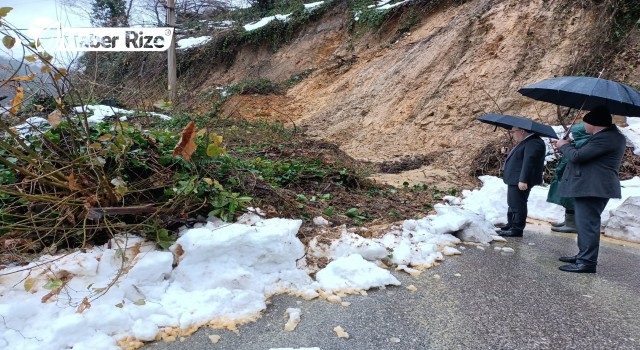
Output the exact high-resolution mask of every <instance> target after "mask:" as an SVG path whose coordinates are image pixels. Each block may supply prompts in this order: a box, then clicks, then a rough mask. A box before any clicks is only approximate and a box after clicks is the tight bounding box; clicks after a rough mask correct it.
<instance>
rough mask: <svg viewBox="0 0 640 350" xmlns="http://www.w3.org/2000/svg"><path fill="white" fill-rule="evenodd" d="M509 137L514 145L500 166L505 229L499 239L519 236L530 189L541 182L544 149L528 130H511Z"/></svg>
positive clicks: (541, 142) (540, 142) (520, 235)
mask: <svg viewBox="0 0 640 350" xmlns="http://www.w3.org/2000/svg"><path fill="white" fill-rule="evenodd" d="M509 134H510V135H511V137H512V138H513V140H514V141H515V143H516V145H515V147H513V149H512V150H511V151H510V152H509V155H508V156H507V159H506V160H505V163H504V167H503V171H504V174H503V178H502V179H503V181H504V183H505V184H507V205H508V206H509V209H508V211H507V226H506V227H504V228H503V230H501V231H500V233H499V234H500V235H501V236H505V237H522V232H523V230H524V227H525V225H526V220H527V201H528V199H529V193H530V192H531V188H532V187H533V186H535V185H539V184H541V183H542V172H543V167H544V156H545V153H546V146H545V145H544V141H542V139H541V138H540V136H538V135H536V134H535V133H532V132H530V131H528V130H525V129H522V128H519V127H516V126H514V127H512V128H511V130H509Z"/></svg>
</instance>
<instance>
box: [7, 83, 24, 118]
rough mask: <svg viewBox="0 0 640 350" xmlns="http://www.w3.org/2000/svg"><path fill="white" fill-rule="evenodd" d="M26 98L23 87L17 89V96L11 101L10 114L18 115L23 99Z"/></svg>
mask: <svg viewBox="0 0 640 350" xmlns="http://www.w3.org/2000/svg"><path fill="white" fill-rule="evenodd" d="M23 98H24V90H23V89H22V86H18V87H17V88H16V96H15V97H14V98H13V101H11V109H9V113H11V114H13V115H16V113H18V110H20V105H21V104H22V99H23Z"/></svg>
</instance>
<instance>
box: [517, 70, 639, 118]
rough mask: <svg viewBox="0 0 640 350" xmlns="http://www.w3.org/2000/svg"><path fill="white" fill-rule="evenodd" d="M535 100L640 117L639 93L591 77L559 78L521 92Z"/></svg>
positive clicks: (624, 86)
mask: <svg viewBox="0 0 640 350" xmlns="http://www.w3.org/2000/svg"><path fill="white" fill-rule="evenodd" d="M518 92H519V93H521V94H523V95H524V96H527V97H530V98H532V99H534V100H538V101H544V102H550V103H553V104H556V105H560V106H564V107H570V108H576V109H582V110H587V111H590V110H592V109H594V108H595V107H597V106H601V105H604V106H607V107H608V108H609V111H610V112H611V113H612V114H617V115H622V116H629V117H631V116H637V117H640V92H638V91H637V90H635V89H634V88H632V87H630V86H628V85H625V84H622V83H618V82H615V81H611V80H607V79H601V78H591V77H558V78H551V79H546V80H543V81H541V82H538V83H535V84H533V85H529V86H526V87H523V88H522V89H520V90H518Z"/></svg>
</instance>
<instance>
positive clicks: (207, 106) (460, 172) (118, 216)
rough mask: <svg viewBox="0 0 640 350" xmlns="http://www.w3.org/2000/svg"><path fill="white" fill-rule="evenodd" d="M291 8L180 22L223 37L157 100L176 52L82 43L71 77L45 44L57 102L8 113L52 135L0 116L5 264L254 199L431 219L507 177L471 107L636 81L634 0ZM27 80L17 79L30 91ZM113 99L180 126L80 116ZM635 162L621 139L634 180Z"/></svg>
mask: <svg viewBox="0 0 640 350" xmlns="http://www.w3.org/2000/svg"><path fill="white" fill-rule="evenodd" d="M278 4H280V5H282V6H281V7H279V8H276V9H273V10H272V12H269V13H262V15H273V14H275V13H273V11H283V12H280V13H291V16H290V17H289V20H288V21H287V22H282V21H273V22H271V24H269V25H267V26H265V27H263V28H260V29H256V30H253V31H245V30H244V28H243V26H242V24H243V23H245V22H241V20H242V18H243V17H242V16H241V14H236V15H235V16H236V17H237V18H235V19H236V24H235V25H233V26H230V27H226V28H222V29H219V28H218V29H216V27H215V26H209V25H208V24H207V23H214V22H215V23H219V21H221V20H222V19H223V17H215V18H209V19H206V20H204V21H203V20H200V19H196V20H193V21H191V22H190V23H191V24H189V23H183V24H182V27H183V28H181V31H182V32H186V33H188V35H190V36H199V35H210V36H211V37H212V39H211V41H210V42H208V43H207V44H205V45H202V46H199V47H195V48H190V49H186V50H180V51H179V54H178V73H179V76H178V78H179V87H178V92H179V95H178V100H177V101H174V104H173V106H167V105H166V104H164V103H158V102H161V101H162V100H163V99H164V98H165V95H166V91H165V87H166V80H165V76H166V74H165V72H166V54H165V53H149V52H138V53H96V52H93V53H88V54H86V55H85V56H84V57H83V58H82V59H81V61H80V63H81V64H82V66H83V67H84V68H83V69H82V70H80V71H76V72H71V73H68V72H67V70H59V69H56V68H55V67H52V66H51V64H50V62H49V57H48V56H47V55H43V54H33V55H32V56H31V59H32V60H33V61H37V62H38V64H41V65H42V67H43V68H42V70H41V73H42V74H45V75H46V76H48V77H49V80H48V81H50V82H53V84H54V86H55V87H56V89H57V90H56V91H57V96H51V97H49V98H45V99H38V100H31V101H28V99H27V98H25V99H24V103H22V104H24V106H18V105H16V106H14V107H13V108H11V109H12V110H13V111H12V113H10V114H11V115H10V117H11V118H12V119H26V118H27V117H33V116H43V117H45V118H47V117H48V119H49V123H50V124H51V127H50V128H49V129H42V130H37V131H36V132H35V133H34V134H32V135H30V136H28V137H24V138H20V137H17V134H16V131H15V130H13V129H10V128H9V126H8V125H7V124H5V123H3V124H1V125H0V127H1V130H0V131H3V132H4V134H5V135H9V136H10V137H8V138H6V139H5V138H0V186H1V190H0V220H1V223H2V225H1V229H0V236H1V239H0V241H2V244H3V246H4V247H5V248H4V250H3V251H2V252H0V254H1V255H2V256H0V258H1V259H2V260H8V261H20V260H21V259H24V256H23V255H20V254H22V253H24V252H25V251H29V252H40V251H43V249H45V250H46V249H49V250H51V249H53V250H54V251H55V249H57V248H59V247H84V246H87V245H88V244H93V243H100V242H104V241H106V239H108V238H110V237H112V236H113V235H114V234H115V233H126V232H131V233H137V234H143V235H146V236H147V237H149V238H152V239H156V240H157V241H158V242H159V244H160V245H162V246H164V247H166V246H168V245H170V244H171V242H172V239H173V238H174V237H175V235H174V233H175V232H176V231H177V229H178V228H179V227H180V226H183V225H192V224H194V223H197V222H201V221H203V220H205V219H206V217H207V216H216V217H218V218H221V219H223V220H226V221H232V220H234V219H236V218H237V217H238V216H239V215H240V214H242V213H243V212H244V211H245V210H246V209H247V207H249V206H255V207H260V208H262V209H263V210H264V211H265V212H266V213H265V214H266V215H267V216H284V217H293V218H301V219H303V220H305V223H311V221H312V219H313V218H314V217H318V216H322V217H324V218H325V219H327V220H329V222H331V223H332V224H349V225H366V226H368V227H375V226H381V225H389V224H392V223H394V222H396V221H398V220H402V219H408V218H419V217H423V216H424V215H426V214H428V213H429V212H430V211H431V210H432V209H433V204H434V203H436V202H439V201H441V200H442V199H443V197H445V196H446V195H456V194H457V193H459V191H460V190H461V189H462V188H470V187H472V186H474V185H476V184H477V176H478V175H482V174H493V175H495V174H498V171H499V169H500V166H501V162H502V159H503V155H501V153H500V150H501V148H503V147H508V146H510V145H509V144H508V141H507V138H506V137H505V135H506V134H504V133H502V132H493V128H492V127H489V126H487V125H486V124H482V123H479V122H477V121H475V117H477V116H479V115H481V114H485V113H490V112H500V113H507V114H514V115H524V116H527V117H531V118H533V119H536V120H539V121H542V122H545V123H549V124H558V123H559V121H558V115H559V112H560V111H558V110H557V109H556V107H555V106H553V105H549V104H545V103H540V102H535V101H532V100H529V99H527V98H525V97H523V96H520V95H519V94H518V93H517V90H518V89H519V88H521V87H523V86H525V85H528V84H530V83H534V82H537V81H539V80H542V79H546V78H549V77H552V76H560V75H589V76H597V75H599V74H601V75H602V76H603V77H605V78H611V79H614V80H619V81H623V82H626V83H627V84H629V85H632V86H635V87H640V68H639V67H640V31H639V29H638V24H637V21H638V18H640V5H639V4H637V3H636V2H635V1H622V0H620V1H613V0H610V1H569V0H531V1H519V0H494V1H490V0H472V1H444V0H443V1H432V0H417V1H411V2H406V3H403V4H401V5H399V6H396V7H393V8H391V9H389V10H385V11H380V10H378V9H376V8H370V7H369V5H370V3H369V2H364V1H345V0H336V1H332V2H327V3H324V4H323V5H322V6H320V7H317V8H315V9H312V10H307V9H305V8H304V7H303V6H302V4H301V3H297V2H296V3H294V2H282V3H278ZM283 4H284V5H287V6H288V7H287V6H284V5H283ZM248 14H251V12H248ZM251 16H253V17H245V18H244V19H245V20H247V18H250V19H251V20H257V19H259V18H255V13H254V14H252V15H251ZM207 21H209V22H207ZM30 79H33V78H31V77H29V76H25V77H14V78H12V79H8V80H6V81H5V82H4V83H5V84H4V85H6V87H9V88H12V89H15V91H17V90H18V89H21V88H22V87H21V84H24V83H25V81H27V80H30ZM49 91H52V90H49ZM104 98H109V99H110V100H112V101H113V100H116V101H117V102H118V103H119V104H122V105H124V106H126V107H128V108H130V109H136V110H138V111H139V110H150V109H154V108H156V109H158V110H159V111H163V112H166V113H171V114H172V116H173V119H172V120H171V121H163V122H161V121H157V120H154V119H153V118H152V117H151V116H149V115H144V114H142V113H137V114H136V116H135V117H136V118H132V119H131V120H130V121H128V122H127V123H121V122H118V121H114V120H110V121H106V122H104V123H100V124H91V125H90V124H89V123H88V122H87V116H88V115H87V114H86V111H84V112H80V113H76V114H74V113H72V107H73V106H77V105H83V104H86V103H87V102H96V101H101V100H102V99H104ZM13 101H14V102H15V101H16V99H15V98H14V100H13ZM154 106H155V107H154ZM166 107H171V109H170V110H166ZM52 116H53V118H52ZM78 119H79V121H80V123H78ZM52 120H55V123H52ZM617 122H618V123H624V119H618V120H617ZM638 167H640V161H638V160H637V157H635V156H633V154H632V153H631V152H628V157H627V159H626V161H625V165H624V167H623V171H622V175H623V176H624V177H625V178H628V177H631V176H634V175H637V172H638V171H637V169H638ZM550 168H551V169H552V164H551V165H550ZM548 175H549V173H547V176H548ZM372 180H373V181H372ZM381 182H382V183H389V184H393V185H395V187H390V186H386V185H384V184H381ZM315 234H317V232H316V231H314V230H313V226H312V225H304V226H303V228H302V229H301V231H300V236H301V238H303V239H306V238H308V237H311V236H313V235H315ZM369 234H372V233H369Z"/></svg>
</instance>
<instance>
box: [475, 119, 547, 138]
mask: <svg viewBox="0 0 640 350" xmlns="http://www.w3.org/2000/svg"><path fill="white" fill-rule="evenodd" d="M476 119H478V120H479V121H481V122H483V123H487V124H491V125H495V126H499V127H502V128H506V129H511V128H512V127H514V126H515V127H518V128H520V129H524V130H528V131H531V132H533V133H536V134H538V135H540V136H544V137H550V138H552V139H557V138H558V135H556V132H555V131H554V130H553V128H552V127H550V126H549V125H545V124H540V123H538V122H534V121H533V120H531V119H529V118H525V117H518V116H515V115H506V114H495V113H491V114H486V115H483V116H480V117H478V118H476Z"/></svg>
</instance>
